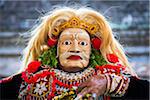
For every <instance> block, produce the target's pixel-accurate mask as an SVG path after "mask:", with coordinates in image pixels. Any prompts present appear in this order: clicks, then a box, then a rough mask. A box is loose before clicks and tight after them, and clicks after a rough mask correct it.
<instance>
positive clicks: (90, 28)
mask: <svg viewBox="0 0 150 100" xmlns="http://www.w3.org/2000/svg"><path fill="white" fill-rule="evenodd" d="M66 28H81V29H84V30H86V31H87V32H88V33H90V34H95V33H96V32H98V31H99V28H98V26H97V25H96V24H90V23H87V22H85V21H83V20H80V19H79V18H77V17H73V18H71V19H70V20H69V21H67V22H63V23H62V24H60V25H59V26H56V27H54V29H53V30H52V34H53V35H55V36H58V35H59V33H60V32H62V31H63V30H64V29H66Z"/></svg>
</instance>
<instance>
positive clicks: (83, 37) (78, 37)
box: [76, 33, 90, 41]
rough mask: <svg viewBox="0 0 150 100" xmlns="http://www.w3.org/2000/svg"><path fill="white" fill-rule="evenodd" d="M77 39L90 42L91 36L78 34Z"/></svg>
mask: <svg viewBox="0 0 150 100" xmlns="http://www.w3.org/2000/svg"><path fill="white" fill-rule="evenodd" d="M76 39H79V40H82V39H83V40H89V41H90V36H89V35H88V34H82V33H79V34H76Z"/></svg>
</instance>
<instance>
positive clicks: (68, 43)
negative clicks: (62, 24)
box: [63, 40, 71, 45]
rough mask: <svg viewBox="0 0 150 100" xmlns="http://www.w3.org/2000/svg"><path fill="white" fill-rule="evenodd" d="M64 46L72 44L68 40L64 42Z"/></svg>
mask: <svg viewBox="0 0 150 100" xmlns="http://www.w3.org/2000/svg"><path fill="white" fill-rule="evenodd" d="M63 44H64V45H70V44H71V42H70V41H69V40H66V41H64V42H63Z"/></svg>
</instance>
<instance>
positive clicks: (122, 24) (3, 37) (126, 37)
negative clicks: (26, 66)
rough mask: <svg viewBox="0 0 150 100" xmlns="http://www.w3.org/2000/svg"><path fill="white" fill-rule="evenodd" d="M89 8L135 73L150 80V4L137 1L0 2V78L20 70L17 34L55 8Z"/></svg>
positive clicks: (61, 0) (48, 0)
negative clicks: (100, 16)
mask: <svg viewBox="0 0 150 100" xmlns="http://www.w3.org/2000/svg"><path fill="white" fill-rule="evenodd" d="M70 4H71V5H75V4H79V6H85V5H87V6H89V7H92V8H93V9H95V10H97V11H99V12H101V13H102V14H103V15H104V16H105V17H106V18H107V19H108V20H109V22H110V25H111V27H112V29H113V32H114V34H115V35H116V38H117V39H118V40H119V41H120V43H121V44H122V45H123V46H124V48H125V52H126V54H127V55H128V57H129V61H130V62H131V64H132V66H133V68H134V70H135V71H136V72H137V74H138V75H139V76H140V77H141V78H145V79H149V71H150V63H149V28H150V25H149V18H150V15H149V1H148V0H147V1H144V0H138V1H132V0H122V1H121V0H117V1H112V0H111V1H102V0H74V1H73V0H70V1H69V0H35V1H27V0H25V1H22V0H20V1H19V0H16V1H5V0H0V78H2V77H7V76H9V75H11V74H13V73H15V72H17V71H18V70H19V68H20V67H22V65H21V54H22V50H23V48H24V47H25V42H24V40H23V38H22V36H20V34H22V33H24V32H27V31H28V30H29V29H31V28H32V26H33V25H35V24H36V23H37V19H38V18H39V16H42V15H43V14H45V13H46V12H48V11H49V10H50V9H52V7H53V6H54V5H61V6H62V5H66V6H68V5H70Z"/></svg>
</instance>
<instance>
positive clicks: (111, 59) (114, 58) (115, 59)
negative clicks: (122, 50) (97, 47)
mask: <svg viewBox="0 0 150 100" xmlns="http://www.w3.org/2000/svg"><path fill="white" fill-rule="evenodd" d="M107 59H108V61H109V62H111V63H116V62H119V60H118V57H117V56H116V55H114V54H107Z"/></svg>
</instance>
